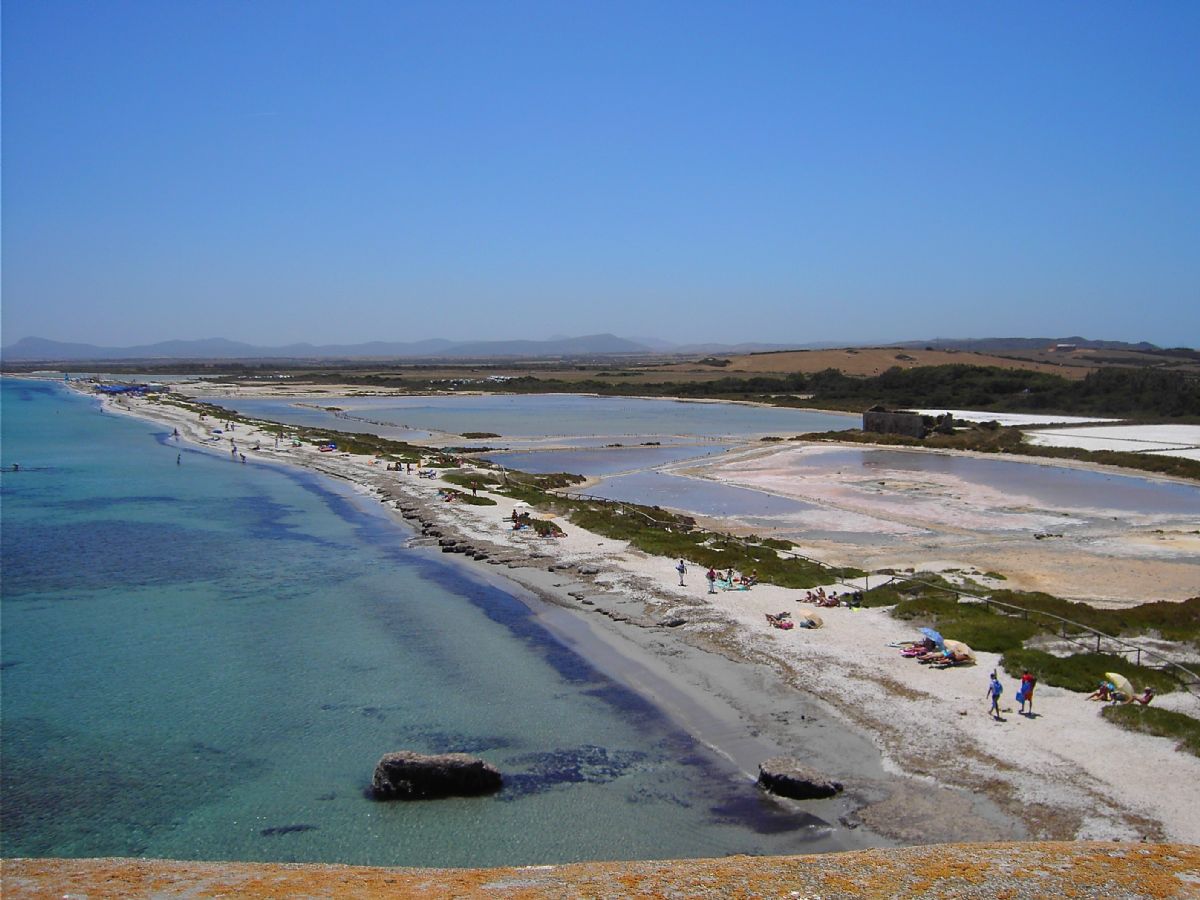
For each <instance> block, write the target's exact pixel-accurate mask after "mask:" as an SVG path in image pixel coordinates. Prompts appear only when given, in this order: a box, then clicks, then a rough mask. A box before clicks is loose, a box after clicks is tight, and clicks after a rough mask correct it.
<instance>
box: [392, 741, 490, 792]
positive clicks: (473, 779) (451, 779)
mask: <svg viewBox="0 0 1200 900" xmlns="http://www.w3.org/2000/svg"><path fill="white" fill-rule="evenodd" d="M502 783H503V779H502V778H501V775H500V771H499V770H498V769H497V768H496V767H495V766H493V765H492V764H491V763H489V762H486V761H485V760H482V759H478V758H476V757H474V756H468V755H467V754H465V753H443V754H439V755H436V756H426V755H425V754H423V753H414V752H412V751H411V750H399V751H397V752H395V753H387V754H384V756H383V758H382V759H380V760H379V763H378V765H376V766H375V777H374V778H373V779H372V780H371V794H372V795H373V796H374V797H375V799H376V800H432V799H435V798H437V797H473V796H476V795H478V794H490V793H492V792H494V791H498V790H500V787H501V785H502Z"/></svg>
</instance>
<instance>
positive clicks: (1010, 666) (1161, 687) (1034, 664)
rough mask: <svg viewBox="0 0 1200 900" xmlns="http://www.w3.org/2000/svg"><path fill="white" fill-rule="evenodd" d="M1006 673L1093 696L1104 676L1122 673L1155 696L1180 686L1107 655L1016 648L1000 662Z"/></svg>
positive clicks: (1162, 674) (1163, 674)
mask: <svg viewBox="0 0 1200 900" xmlns="http://www.w3.org/2000/svg"><path fill="white" fill-rule="evenodd" d="M1000 665H1001V666H1003V667H1004V671H1005V672H1007V673H1008V674H1009V675H1012V676H1013V677H1014V678H1015V677H1018V676H1020V674H1021V672H1022V671H1024V670H1025V669H1028V670H1029V671H1030V672H1032V673H1033V674H1034V675H1036V676H1037V678H1038V680H1039V681H1041V682H1043V683H1045V684H1052V685H1054V686H1055V687H1061V688H1066V689H1067V690H1069V691H1079V692H1081V693H1090V692H1092V691H1094V690H1095V689H1096V685H1098V684H1099V683H1100V682H1101V681H1103V680H1104V673H1105V672H1120V673H1121V674H1122V675H1124V676H1125V677H1126V678H1128V679H1129V680H1130V682H1131V683H1132V684H1133V686H1134V687H1135V688H1137V689H1138V690H1139V691H1141V690H1144V689H1145V688H1148V687H1152V688H1154V691H1155V693H1158V694H1166V693H1170V692H1171V691H1173V690H1175V689H1176V688H1177V687H1178V686H1179V682H1178V680H1177V679H1175V678H1174V677H1172V676H1171V675H1169V674H1167V673H1166V672H1163V671H1160V670H1159V669H1151V668H1148V667H1146V666H1136V665H1134V664H1133V663H1131V662H1130V661H1129V660H1127V659H1126V658H1125V657H1123V656H1112V655H1110V654H1107V653H1075V654H1072V655H1071V656H1053V655H1051V654H1049V653H1044V652H1042V651H1041V650H1025V649H1020V648H1016V649H1013V650H1009V651H1007V652H1006V653H1005V654H1004V658H1003V659H1001V660H1000Z"/></svg>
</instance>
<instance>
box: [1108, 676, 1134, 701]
mask: <svg viewBox="0 0 1200 900" xmlns="http://www.w3.org/2000/svg"><path fill="white" fill-rule="evenodd" d="M1104 677H1105V678H1106V679H1108V681H1109V683H1110V684H1112V686H1113V687H1115V688H1116V689H1117V693H1118V694H1122V695H1123V698H1122V700H1121V702H1122V703H1130V702H1132V701H1133V697H1134V691H1133V685H1132V684H1130V683H1129V679H1128V678H1126V677H1125V676H1124V675H1119V674H1118V673H1116V672H1105V673H1104ZM1114 699H1115V698H1114Z"/></svg>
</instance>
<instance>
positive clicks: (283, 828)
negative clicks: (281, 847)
mask: <svg viewBox="0 0 1200 900" xmlns="http://www.w3.org/2000/svg"><path fill="white" fill-rule="evenodd" d="M316 830H317V826H316V825H276V826H275V827H274V828H264V829H263V830H262V831H260V832H259V834H261V835H262V836H263V837H270V836H271V835H273V834H293V833H294V832H297V831H316Z"/></svg>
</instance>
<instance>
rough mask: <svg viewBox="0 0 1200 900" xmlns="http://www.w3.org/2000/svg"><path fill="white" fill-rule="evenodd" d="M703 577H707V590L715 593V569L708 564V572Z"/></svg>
mask: <svg viewBox="0 0 1200 900" xmlns="http://www.w3.org/2000/svg"><path fill="white" fill-rule="evenodd" d="M704 577H705V578H707V579H708V592H709V593H710V594H715V593H716V592H717V570H716V569H714V568H713V567H712V566H709V567H708V573H707V574H706V575H705V576H704Z"/></svg>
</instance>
